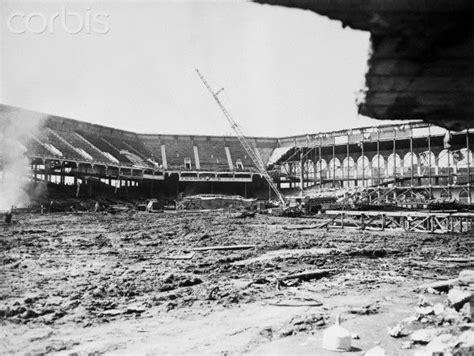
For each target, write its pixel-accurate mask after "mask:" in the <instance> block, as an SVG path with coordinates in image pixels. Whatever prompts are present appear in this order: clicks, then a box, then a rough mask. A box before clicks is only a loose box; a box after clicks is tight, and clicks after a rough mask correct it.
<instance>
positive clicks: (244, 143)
mask: <svg viewBox="0 0 474 356" xmlns="http://www.w3.org/2000/svg"><path fill="white" fill-rule="evenodd" d="M196 73H197V75H198V76H199V78H200V79H201V81H202V83H203V84H204V86H205V87H206V88H207V90H209V93H211V95H212V97H213V98H214V100H215V101H216V103H217V105H219V108H220V109H221V110H222V112H223V113H224V116H225V118H226V119H227V121H229V123H230V126H231V127H232V129H233V130H234V132H235V134H236V135H237V138H238V139H239V141H240V144H241V145H242V147H243V148H244V150H245V152H247V154H248V155H249V157H250V158H251V159H252V162H253V163H254V164H255V166H256V167H257V169H258V172H259V173H260V174H261V175H262V176H263V178H265V180H266V181H267V183H268V185H269V186H270V188H271V189H272V190H273V191H274V192H275V194H276V195H277V197H278V200H279V201H280V202H281V203H282V204H283V206H286V205H287V204H286V200H285V197H284V196H283V194H282V192H281V191H280V189H278V186H277V185H276V184H275V182H274V181H273V179H272V177H270V175H269V174H268V172H267V170H266V168H265V164H264V163H263V161H262V158H261V157H260V155H258V154H257V153H256V152H255V150H254V149H253V148H252V146H251V145H250V143H249V142H248V141H247V139H246V138H245V136H244V134H243V132H242V129H241V128H240V126H239V125H238V124H237V122H235V120H234V119H233V118H232V116H231V115H230V113H229V111H227V109H226V108H225V106H224V105H223V104H222V102H221V101H220V99H219V97H218V95H219V93H221V92H222V90H224V88H222V89H219V90H218V91H217V92H214V90H212V88H211V86H210V85H209V84H208V83H207V81H206V79H205V78H204V76H203V75H202V74H201V72H200V71H199V69H196Z"/></svg>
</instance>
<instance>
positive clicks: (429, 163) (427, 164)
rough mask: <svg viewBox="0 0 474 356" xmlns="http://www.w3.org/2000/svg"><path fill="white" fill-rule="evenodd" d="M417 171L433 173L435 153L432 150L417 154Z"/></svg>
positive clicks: (424, 173)
mask: <svg viewBox="0 0 474 356" xmlns="http://www.w3.org/2000/svg"><path fill="white" fill-rule="evenodd" d="M418 156H419V167H420V168H419V171H420V174H421V175H426V174H429V172H430V170H431V174H435V173H436V172H435V167H436V155H435V154H434V153H433V152H432V151H423V152H421V153H420V154H419V155H418Z"/></svg>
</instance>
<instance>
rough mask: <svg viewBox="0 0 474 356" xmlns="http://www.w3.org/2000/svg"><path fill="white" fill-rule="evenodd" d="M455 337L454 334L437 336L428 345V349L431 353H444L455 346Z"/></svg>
mask: <svg viewBox="0 0 474 356" xmlns="http://www.w3.org/2000/svg"><path fill="white" fill-rule="evenodd" d="M453 339H454V336H453V335H450V334H444V335H440V336H437V337H435V338H433V340H431V341H430V343H429V344H428V345H426V351H427V352H428V353H429V354H430V355H435V354H440V355H443V354H445V353H446V352H448V351H449V350H450V349H451V348H452V347H453Z"/></svg>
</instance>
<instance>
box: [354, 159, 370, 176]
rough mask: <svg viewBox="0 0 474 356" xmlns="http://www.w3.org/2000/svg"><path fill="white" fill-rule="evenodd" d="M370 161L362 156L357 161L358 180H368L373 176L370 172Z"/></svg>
mask: <svg viewBox="0 0 474 356" xmlns="http://www.w3.org/2000/svg"><path fill="white" fill-rule="evenodd" d="M370 170H371V167H370V160H369V159H368V158H367V156H360V157H359V158H358V159H357V177H358V178H362V177H365V178H368V177H371V176H372V172H371V171H370Z"/></svg>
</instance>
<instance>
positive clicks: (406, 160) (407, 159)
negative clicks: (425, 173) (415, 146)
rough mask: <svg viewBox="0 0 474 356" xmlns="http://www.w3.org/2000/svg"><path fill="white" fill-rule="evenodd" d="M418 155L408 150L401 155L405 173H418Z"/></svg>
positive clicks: (409, 174)
mask: <svg viewBox="0 0 474 356" xmlns="http://www.w3.org/2000/svg"><path fill="white" fill-rule="evenodd" d="M418 163H419V162H418V156H417V155H416V154H414V153H411V152H408V153H407V154H406V155H405V156H404V157H403V168H404V172H405V175H407V176H411V175H414V176H416V175H417V174H418Z"/></svg>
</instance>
